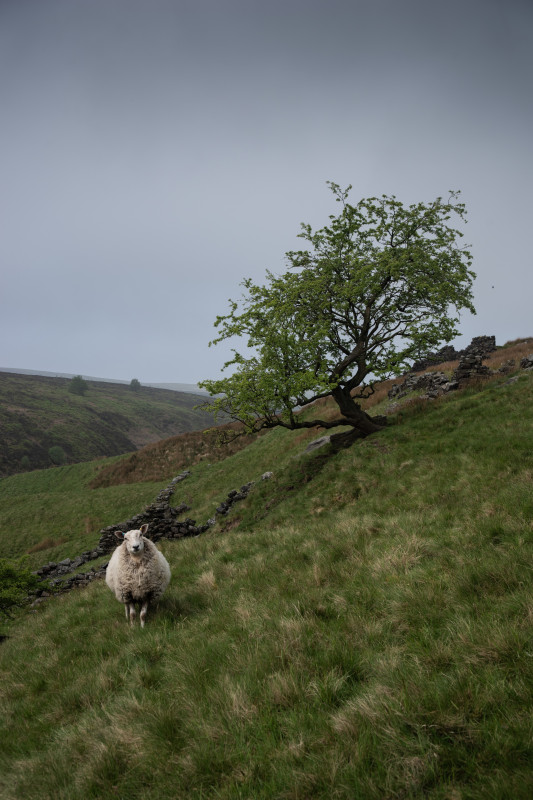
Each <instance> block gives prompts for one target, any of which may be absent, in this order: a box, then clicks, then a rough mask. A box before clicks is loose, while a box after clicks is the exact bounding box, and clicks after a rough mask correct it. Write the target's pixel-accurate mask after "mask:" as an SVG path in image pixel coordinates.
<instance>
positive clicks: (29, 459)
mask: <svg viewBox="0 0 533 800" xmlns="http://www.w3.org/2000/svg"><path fill="white" fill-rule="evenodd" d="M87 383H88V387H89V388H88V390H87V392H86V393H85V395H84V396H79V395H76V394H71V393H70V392H69V391H68V388H69V384H70V380H69V379H67V378H60V377H49V376H39V375H23V374H16V373H12V372H0V476H5V475H10V474H13V473H16V472H23V471H27V470H29V469H40V468H45V467H49V466H53V465H54V464H60V463H77V462H80V461H89V460H92V459H95V458H99V457H101V456H113V455H120V454H122V453H128V452H132V451H134V450H137V449H138V448H139V447H143V446H144V445H146V444H149V443H151V442H156V441H159V440H160V439H165V438H168V437H170V436H175V435H176V434H179V433H185V432H187V431H193V430H198V429H201V428H204V427H208V426H211V425H212V424H213V418H212V416H211V415H210V414H206V413H205V412H202V411H199V410H197V409H195V406H196V405H198V404H199V403H201V402H202V400H203V399H205V396H204V397H202V396H201V395H194V394H191V393H190V392H187V393H184V392H176V391H171V390H168V389H156V388H152V387H146V386H141V388H140V389H139V391H133V390H132V389H131V388H130V386H129V384H121V383H109V382H96V381H94V382H93V381H87Z"/></svg>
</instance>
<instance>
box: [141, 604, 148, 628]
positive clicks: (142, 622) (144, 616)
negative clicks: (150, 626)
mask: <svg viewBox="0 0 533 800" xmlns="http://www.w3.org/2000/svg"><path fill="white" fill-rule="evenodd" d="M147 611H148V600H145V601H144V603H143V604H142V608H141V628H144V621H145V619H146V612H147Z"/></svg>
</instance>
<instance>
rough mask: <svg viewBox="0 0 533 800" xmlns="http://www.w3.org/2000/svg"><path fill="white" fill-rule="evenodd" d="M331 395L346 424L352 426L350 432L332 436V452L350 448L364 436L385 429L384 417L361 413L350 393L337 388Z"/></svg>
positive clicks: (361, 410)
mask: <svg viewBox="0 0 533 800" xmlns="http://www.w3.org/2000/svg"><path fill="white" fill-rule="evenodd" d="M331 395H332V397H333V399H334V400H335V402H336V403H337V405H338V407H339V410H340V412H341V414H342V416H343V417H345V418H346V424H347V425H351V426H352V430H351V431H345V432H344V433H335V434H333V436H332V437H331V439H330V442H331V445H332V447H333V449H334V450H340V449H342V448H344V447H350V445H351V444H353V443H354V442H355V441H356V440H357V439H364V438H365V437H366V436H370V434H371V433H377V432H378V431H380V430H382V429H383V428H384V427H385V425H386V419H385V418H384V417H374V418H372V417H370V416H369V415H368V414H367V413H366V411H363V409H362V408H361V406H360V405H359V403H356V402H355V400H354V399H353V397H352V396H351V395H350V393H349V392H347V391H345V390H344V389H341V388H340V387H337V388H336V389H334V390H333V391H332V393H331Z"/></svg>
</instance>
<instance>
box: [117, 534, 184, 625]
mask: <svg viewBox="0 0 533 800" xmlns="http://www.w3.org/2000/svg"><path fill="white" fill-rule="evenodd" d="M147 530H148V525H141V529H140V530H132V531H128V532H127V533H122V531H116V532H115V536H116V537H117V539H123V542H122V544H121V545H119V547H117V549H116V550H115V552H114V553H113V555H112V556H111V560H110V561H109V564H108V565H107V570H106V578H105V579H106V583H107V585H108V586H109V588H110V589H111V591H112V592H114V593H115V597H116V598H117V600H118V601H119V603H124V606H125V608H126V619H127V620H129V622H130V625H133V624H134V622H135V603H139V604H140V606H141V627H142V628H144V621H145V619H146V612H147V610H148V603H150V602H152V601H153V600H157V599H158V598H159V597H161V595H162V594H163V592H164V591H165V589H166V588H167V586H168V583H169V581H170V567H169V565H168V561H167V560H166V558H165V556H164V555H163V553H162V552H161V551H160V550H158V549H157V547H156V546H155V544H154V543H153V542H151V541H150V539H147V538H146V537H145V536H144V534H145V533H146V531H147Z"/></svg>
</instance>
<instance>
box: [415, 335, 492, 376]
mask: <svg viewBox="0 0 533 800" xmlns="http://www.w3.org/2000/svg"><path fill="white" fill-rule="evenodd" d="M494 350H496V337H495V336H474V338H473V339H472V341H471V342H470V344H469V345H468V346H467V347H465V349H464V350H456V349H455V348H454V347H453V346H452V345H446V347H443V348H441V349H440V350H437V352H436V353H429V355H427V356H426V357H425V358H422V359H420V360H419V361H415V363H414V364H413V367H412V370H411V371H412V372H422V371H424V370H426V369H429V367H434V366H436V365H437V364H444V362H445V361H459V360H460V359H461V358H463V357H464V356H469V355H471V354H473V353H475V354H476V355H481V356H482V357H483V358H488V357H489V355H490V353H492V352H494Z"/></svg>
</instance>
